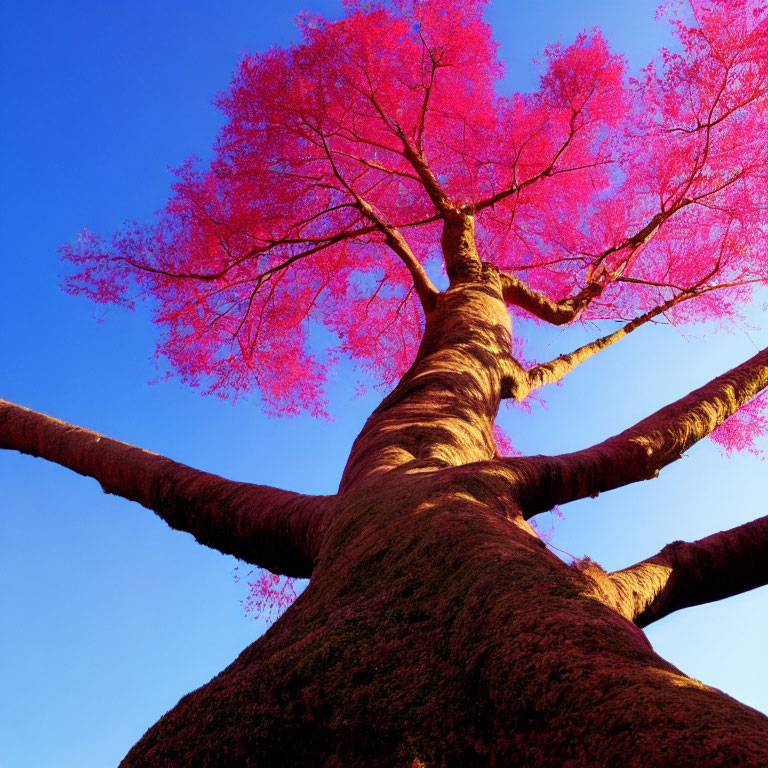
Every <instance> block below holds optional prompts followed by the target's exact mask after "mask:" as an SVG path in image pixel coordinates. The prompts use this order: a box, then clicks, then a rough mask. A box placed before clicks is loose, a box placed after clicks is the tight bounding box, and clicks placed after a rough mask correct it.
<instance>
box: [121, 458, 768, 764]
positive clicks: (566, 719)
mask: <svg viewBox="0 0 768 768" xmlns="http://www.w3.org/2000/svg"><path fill="white" fill-rule="evenodd" d="M320 561H321V565H320V566H319V567H318V568H317V569H316V571H315V574H314V575H313V578H312V580H311V582H310V584H309V586H308V588H307V590H306V591H305V592H304V593H303V594H302V595H301V596H300V597H299V599H298V601H297V602H296V603H295V604H294V605H293V606H292V607H291V608H290V609H289V610H288V612H287V613H286V614H285V616H284V617H283V618H282V619H281V620H280V621H278V622H277V624H276V625H275V626H274V627H273V628H272V629H271V630H270V631H269V632H268V633H267V634H266V635H265V636H264V637H263V638H262V639H261V640H259V641H258V642H257V643H255V644H254V645H252V646H251V647H250V648H248V649H246V650H245V651H244V652H243V653H242V654H241V655H240V657H239V658H238V659H237V660H236V661H235V662H234V663H233V664H232V665H231V666H230V667H229V668H227V669H226V670H224V671H223V672H222V673H221V674H220V675H218V676H217V677H216V678H215V679H214V680H212V681H211V682H210V683H208V684H207V685H206V686H204V687H203V688H201V689H199V690H198V691H196V692H194V693H192V694H190V695H189V696H187V697H185V698H184V699H182V701H181V702H180V703H179V705H178V706H177V707H176V708H175V709H174V710H172V711H171V712H169V713H168V714H167V715H166V716H165V717H164V718H163V719H161V720H160V722H159V723H158V724H157V725H155V726H154V727H153V728H152V729H150V730H149V731H148V733H147V734H146V735H145V736H144V738H143V739H142V740H141V741H140V742H139V743H138V744H137V745H136V746H135V747H134V748H133V749H132V750H131V752H130V753H129V754H128V756H127V757H126V759H125V761H124V763H123V768H149V767H150V766H151V767H152V768H170V767H171V766H173V767H174V768H176V767H177V766H182V765H201V766H217V767H220V768H225V767H230V766H232V767H234V766H281V767H284V766H314V765H317V766H345V767H346V766H350V767H352V768H363V767H365V768H370V767H371V766H420V765H425V766H489V765H496V766H536V767H537V768H562V766H571V768H575V767H576V766H605V767H611V766H614V767H615V768H619V767H621V768H631V767H633V766H636V767H637V768H647V767H648V766H660V767H662V766H670V767H671V766H675V768H681V767H686V766H687V767H690V768H693V767H694V766H695V768H700V767H701V766H703V765H706V766H708V768H709V767H713V768H714V767H719V768H726V767H727V768H732V767H733V766H735V765H739V766H752V767H753V768H758V766H760V767H762V766H765V765H766V758H768V719H766V718H765V717H764V716H763V715H761V714H759V713H757V712H755V711H754V710H751V709H750V708H749V707H746V706H744V705H742V704H739V703H738V702H736V701H734V700H733V699H731V698H729V697H728V696H726V695H724V694H722V693H721V692H719V691H717V690H714V689H712V688H708V687H707V686H705V685H702V684H701V683H699V682H697V681H695V680H692V679H690V678H688V677H686V676H685V675H684V674H683V673H682V672H680V671H679V670H678V669H676V668H675V667H673V666H672V665H670V664H668V663H667V662H665V661H664V660H663V659H661V658H659V657H658V656H657V655H656V654H655V653H654V652H653V650H652V649H651V646H650V644H649V643H648V641H647V640H646V638H645V636H644V634H643V633H642V631H641V630H640V629H638V628H637V627H636V626H635V625H634V624H632V623H631V622H630V621H628V620H627V619H626V618H624V617H623V616H621V615H620V614H619V613H618V612H617V611H616V610H614V609H613V608H611V607H610V606H609V605H607V604H606V602H605V601H604V600H603V598H602V596H601V593H600V591H599V589H598V586H597V584H596V582H595V581H594V579H593V578H592V576H591V575H590V574H589V573H588V572H583V571H580V570H579V569H576V568H569V567H568V566H566V565H565V564H564V563H563V562H561V561H560V560H558V559H557V558H555V557H554V555H552V554H551V553H549V552H548V550H547V549H546V548H545V547H544V545H543V544H542V543H541V541H540V540H539V539H538V538H537V537H536V536H535V535H534V534H532V532H531V531H530V530H529V529H528V528H527V526H526V524H525V523H524V521H523V520H522V517H521V515H520V514H519V511H518V510H515V509H514V507H511V506H510V505H509V500H508V499H504V500H503V501H502V502H499V500H498V498H497V497H496V496H495V494H494V493H492V492H491V490H490V489H489V487H488V484H487V483H485V482H483V481H482V475H481V477H480V478H478V476H477V473H476V472H468V471H466V470H465V468H455V469H446V470H442V471H436V472H431V473H416V474H413V473H409V471H408V470H407V469H405V468H401V469H398V470H393V472H392V473H390V474H389V475H388V477H387V478H386V480H383V481H382V482H381V483H379V484H376V485H369V486H367V487H365V488H361V489H359V491H357V492H354V491H353V492H350V493H348V494H346V495H345V496H343V497H342V498H341V499H340V500H339V505H338V507H337V509H336V515H335V522H334V525H333V527H332V530H331V532H330V535H329V537H328V539H327V540H326V544H325V548H324V551H323V555H322V557H321V559H320Z"/></svg>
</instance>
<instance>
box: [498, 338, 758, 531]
mask: <svg viewBox="0 0 768 768" xmlns="http://www.w3.org/2000/svg"><path fill="white" fill-rule="evenodd" d="M766 386H768V348H767V349H764V350H762V351H761V352H758V354H756V355H755V356H754V357H752V358H750V359H749V360H747V361H746V362H745V363H742V364H741V365H739V366H737V367H736V368H733V369H732V370H730V371H728V373H725V374H723V375H722V376H719V377H718V378H716V379H713V380H712V381H710V382H709V383H708V384H706V385H704V386H703V387H701V388H700V389H697V390H695V391H694V392H691V393H690V394H689V395H686V396H685V397H683V398H681V399H680V400H677V401H676V402H674V403H672V404H671V405H668V406H666V407H664V408H662V409H661V410H660V411H657V412H656V413H654V414H653V415H651V416H649V417H648V418H646V419H643V420H642V421H640V422H638V423H637V424H635V426H633V427H630V428H629V429H627V430H625V431H624V432H622V433H621V434H618V435H616V436H614V437H611V438H609V439H608V440H605V441H603V442H602V443H598V444H597V445H594V446H592V447H591V448H586V449H584V450H581V451H576V452H575V453H567V454H562V455H560V456H529V457H526V458H523V459H502V460H501V461H504V462H505V463H506V464H508V465H509V466H510V469H513V470H514V471H515V472H518V473H519V474H520V478H521V480H520V504H521V507H522V508H523V510H524V513H525V516H526V517H532V516H533V515H535V514H538V513H539V512H543V511H545V510H548V509H551V508H552V507H554V506H555V505H557V504H564V503H565V502H568V501H574V500H576V499H583V498H585V497H587V496H596V495H597V494H598V493H602V492H603V491H609V490H611V489H613V488H619V487H621V486H624V485H628V484H629V483H635V482H638V481H639V480H648V479H650V478H652V477H656V476H657V475H658V474H659V471H660V470H661V469H662V468H663V467H665V466H667V465H668V464H671V463H672V462H673V461H676V460H677V459H679V458H680V457H681V456H682V454H683V453H684V452H685V451H686V450H687V449H688V448H690V447H691V446H692V445H693V444H694V443H696V442H698V441H699V440H701V439H702V438H704V437H706V436H707V435H708V434H709V433H710V432H712V430H714V429H715V428H716V427H718V426H719V425H720V424H722V423H723V422H724V421H725V420H726V419H727V418H728V417H729V416H730V415H731V414H733V413H735V412H736V411H737V410H738V409H739V408H741V407H742V406H743V405H745V404H746V403H748V402H749V401H750V400H751V399H752V398H753V397H754V396H755V395H756V394H757V393H758V392H760V391H761V390H763V389H764V388H765V387H766Z"/></svg>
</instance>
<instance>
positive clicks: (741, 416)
mask: <svg viewBox="0 0 768 768" xmlns="http://www.w3.org/2000/svg"><path fill="white" fill-rule="evenodd" d="M766 434H768V392H763V393H762V394H761V395H758V396H757V397H755V398H754V399H752V400H750V401H749V402H748V403H747V404H746V405H745V406H743V407H742V408H739V410H738V411H736V413H734V414H733V416H731V417H730V418H729V419H726V420H725V421H724V422H723V423H722V424H721V425H720V426H719V427H718V428H717V429H715V430H714V431H713V432H712V433H711V434H710V436H709V437H710V440H712V442H713V443H715V444H716V445H718V446H720V448H722V450H723V451H724V452H725V453H726V454H727V455H728V456H730V455H731V454H732V453H733V452H734V451H746V452H747V453H751V454H753V455H755V456H760V457H761V458H764V457H765V451H764V450H763V449H761V448H760V447H759V446H758V444H757V441H758V439H759V438H761V437H764V436H765V435H766Z"/></svg>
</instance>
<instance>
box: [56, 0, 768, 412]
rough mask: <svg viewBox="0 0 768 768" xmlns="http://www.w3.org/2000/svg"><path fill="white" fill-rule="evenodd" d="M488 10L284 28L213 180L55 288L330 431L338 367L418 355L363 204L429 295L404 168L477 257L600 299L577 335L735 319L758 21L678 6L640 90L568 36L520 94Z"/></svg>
mask: <svg viewBox="0 0 768 768" xmlns="http://www.w3.org/2000/svg"><path fill="white" fill-rule="evenodd" d="M484 6H485V3H484V2H482V1H480V0H474V1H473V2H462V3H459V2H455V0H391V1H389V2H363V0H360V1H359V2H353V1H351V0H350V2H347V3H345V10H346V15H345V16H344V17H343V18H342V19H340V20H338V21H326V20H323V19H320V18H316V17H310V16H304V17H302V19H301V27H302V32H303V36H304V38H303V41H302V42H301V43H298V44H295V45H292V46H289V47H287V48H272V49H270V50H267V51H264V52H261V53H257V54H252V55H246V56H245V57H244V58H243V60H242V62H241V64H240V66H239V68H238V70H237V71H236V73H235V75H234V77H233V80H232V83H231V85H230V87H229V89H228V91H227V92H226V93H224V94H221V95H220V97H219V99H218V104H219V107H220V108H221V110H222V111H223V112H224V114H225V116H226V118H227V122H226V125H225V126H224V127H223V128H222V130H221V133H220V135H219V137H218V140H217V142H216V145H215V157H214V159H213V161H212V162H211V163H210V164H209V166H208V167H204V166H203V165H202V164H200V163H199V162H197V161H196V160H194V159H191V160H190V161H189V162H188V163H187V164H185V165H184V166H183V167H182V168H181V169H179V170H178V172H177V180H176V183H175V185H174V187H173V196H172V197H171V199H170V201H169V202H168V204H167V206H166V207H165V209H164V210H163V211H161V212H160V213H159V214H158V217H157V220H156V221H155V222H154V223H153V224H151V225H147V226H139V225H134V224H130V225H127V226H126V228H125V229H124V231H123V232H121V233H118V234H117V235H115V236H114V237H113V238H112V239H111V241H109V242H103V241H102V240H101V239H100V238H98V237H97V236H95V235H91V234H88V233H86V234H85V235H83V236H82V237H81V238H80V240H79V241H78V242H76V243H73V244H72V245H70V246H68V247H67V248H65V249H64V254H65V257H66V258H68V259H69V260H70V261H72V262H73V263H74V265H75V268H76V272H75V274H73V275H71V277H70V278H69V279H68V289H69V290H70V291H72V292H75V293H83V294H86V295H88V296H90V297H91V298H93V299H95V300H96V301H100V302H112V303H121V304H124V305H127V306H131V305H132V303H133V302H134V301H135V300H136V299H137V298H145V299H148V300H149V301H150V303H151V306H152V307H153V309H154V311H155V316H156V320H157V323H158V325H159V326H160V328H161V329H162V336H161V340H160V343H159V347H158V351H159V354H160V355H161V356H162V357H164V358H166V359H167V360H168V362H169V364H170V367H171V368H172V369H173V370H175V371H176V372H177V373H178V374H180V375H181V377H182V378H183V379H184V380H186V381H187V382H189V383H191V384H193V385H198V386H201V387H203V388H204V389H205V390H206V391H208V392H211V393H216V394H221V395H223V394H226V393H229V392H242V391H248V390H251V389H254V388H255V389H257V390H258V391H259V392H260V394H261V395H262V397H263V399H264V401H265V402H266V404H267V408H268V409H269V410H270V411H272V412H275V413H287V414H293V413H297V412H299V411H301V410H303V409H308V410H310V411H311V412H313V413H315V414H317V415H322V414H323V413H325V412H326V403H325V394H324V391H325V385H326V381H327V378H328V375H329V371H330V369H331V368H332V366H333V363H334V361H335V360H336V359H338V357H339V356H340V355H345V356H349V357H351V358H353V359H355V360H357V361H358V363H359V365H360V366H361V368H362V369H363V370H365V371H366V372H368V373H369V374H371V375H373V376H374V377H375V378H377V379H378V380H379V381H382V382H384V383H385V384H390V383H392V382H394V381H395V380H396V379H397V377H398V376H399V375H400V374H401V373H402V372H403V371H404V370H405V369H406V368H407V367H408V365H409V364H410V363H411V362H412V360H413V357H414V354H415V351H416V348H417V346H418V343H419V339H420V335H421V331H422V325H423V316H422V310H421V307H420V304H419V302H418V300H417V297H416V296H415V291H414V289H413V283H412V278H411V275H410V273H409V271H408V269H406V266H405V265H404V263H403V262H402V261H401V258H400V257H399V256H398V254H397V253H396V252H395V251H394V250H393V249H392V248H390V247H389V245H388V243H387V240H386V237H385V235H384V233H383V231H382V229H381V227H380V226H377V225H376V224H375V223H374V221H373V219H372V218H371V216H370V215H367V214H366V210H367V211H369V212H370V211H374V212H375V217H376V219H377V220H378V221H379V222H382V221H383V222H386V223H387V224H388V225H391V226H392V227H396V228H397V229H398V231H399V232H401V233H402V235H403V237H404V238H405V239H406V240H407V242H408V244H409V246H410V248H411V250H412V252H413V254H414V256H415V258H416V259H417V260H418V261H419V262H421V264H423V265H424V266H425V268H426V269H427V270H429V271H430V272H431V273H432V274H433V275H434V276H435V279H436V280H438V279H439V278H438V277H437V275H438V273H439V270H440V265H441V253H440V234H441V227H440V221H439V217H438V215H437V211H436V208H435V205H434V203H433V200H432V198H431V197H430V192H429V190H428V189H427V188H426V186H425V183H424V178H423V174H421V175H420V173H419V171H418V169H417V168H416V167H415V166H414V163H413V161H412V160H413V153H414V152H416V153H417V154H419V155H420V156H421V157H422V158H423V160H424V162H425V163H426V164H427V165H428V168H429V172H430V173H431V175H432V178H433V179H434V180H435V182H436V183H437V184H438V185H439V186H440V187H441V188H442V189H443V190H444V192H445V194H446V196H447V197H448V198H449V199H450V201H451V202H452V203H453V204H455V205H457V206H466V207H467V210H470V211H472V212H473V213H474V215H475V218H476V227H477V239H478V247H479V249H480V252H481V257H482V258H483V259H484V260H486V261H493V262H495V263H496V264H498V265H499V266H500V267H501V268H504V269H506V270H508V271H510V272H512V273H514V274H516V275H518V276H521V277H523V278H524V279H526V280H527V281H528V282H529V283H530V285H531V286H532V287H533V288H535V289H537V290H540V291H542V292H544V293H546V294H547V295H548V296H550V297H552V298H553V299H555V300H557V299H560V298H563V297H565V296H568V295H570V294H572V293H573V292H574V291H577V290H579V289H581V288H583V287H584V286H586V285H587V284H589V283H593V282H599V283H600V284H602V285H604V286H605V289H604V291H603V293H602V295H601V296H600V298H599V299H596V300H594V301H593V302H592V303H591V305H590V307H589V308H588V310H587V311H586V314H585V317H591V318H609V319H629V318H631V317H634V316H635V315H636V314H637V313H639V312H643V311H646V310H649V309H651V308H653V307H656V306H657V305H659V303H661V302H665V301H668V300H669V299H670V298H672V297H677V298H678V299H679V301H677V302H676V303H675V305H674V306H672V307H670V309H669V311H668V312H667V313H666V314H665V317H666V318H667V320H669V321H670V322H674V323H689V322H698V321H701V320H703V319H705V318H709V319H712V318H715V319H721V320H723V321H727V320H728V319H729V318H733V317H735V316H737V315H738V311H739V307H740V306H742V305H743V303H744V302H745V301H746V300H748V299H749V297H750V293H751V290H752V288H753V286H754V285H755V284H757V283H765V281H766V277H767V276H768V258H767V253H768V252H767V250H766V247H765V244H764V241H765V233H766V228H767V227H768V141H766V136H768V9H766V7H765V5H764V4H761V3H759V2H756V1H755V0H691V2H690V5H686V6H682V7H681V9H680V10H679V11H676V12H675V13H676V14H677V15H673V22H674V24H675V29H676V33H677V37H678V41H679V49H677V50H675V51H663V52H662V53H661V55H660V57H659V58H658V60H657V61H655V62H653V63H652V64H650V65H649V66H648V67H647V68H646V69H645V70H644V71H643V72H642V73H641V74H640V75H639V76H638V77H634V78H631V77H630V76H629V75H628V72H627V67H626V64H625V62H624V60H623V59H622V58H621V57H620V56H617V55H615V54H614V53H612V52H611V50H610V48H609V46H608V43H607V42H606V41H605V39H604V38H603V37H602V35H601V34H600V33H599V32H598V31H593V32H589V33H587V32H585V33H582V34H581V35H579V36H578V37H577V38H576V40H575V41H573V42H572V43H570V44H561V45H560V44H559V45H553V46H550V47H549V48H547V49H546V51H545V53H544V61H543V71H542V75H541V79H540V85H539V88H538V89H537V90H536V91H535V92H533V93H517V94H512V95H502V94H500V93H499V91H498V86H499V78H500V75H501V73H502V65H501V63H500V61H499V60H498V58H497V45H496V42H495V41H494V39H493V35H492V30H491V28H490V27H489V26H488V25H487V24H486V23H485V22H484V21H483V16H482V14H483V10H484ZM409 147H410V150H411V151H410V154H409V150H408V148H409ZM361 201H363V202H364V204H363V202H361ZM366 206H367V208H366ZM321 326H322V327H324V328H326V329H327V330H328V331H330V333H331V334H332V337H331V338H332V339H335V341H332V343H331V345H330V348H329V349H327V350H326V351H324V352H322V351H318V350H317V348H316V345H315V344H313V338H315V337H316V334H315V332H314V331H315V329H317V328H318V327H321Z"/></svg>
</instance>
